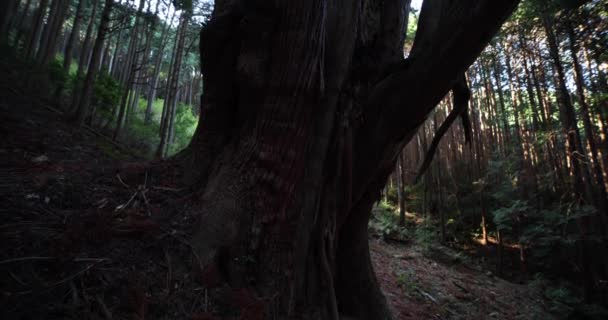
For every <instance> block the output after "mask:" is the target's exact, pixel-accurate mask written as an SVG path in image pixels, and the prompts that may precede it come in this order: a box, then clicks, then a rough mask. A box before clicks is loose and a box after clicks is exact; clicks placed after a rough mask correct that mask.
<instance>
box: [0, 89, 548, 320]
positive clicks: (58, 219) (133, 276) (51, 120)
mask: <svg viewBox="0 0 608 320" xmlns="http://www.w3.org/2000/svg"><path fill="white" fill-rule="evenodd" d="M0 136H1V137H2V138H1V139H0V201H1V204H2V206H1V207H0V217H1V219H0V243H1V252H0V287H1V288H2V289H1V292H2V296H1V297H0V304H1V308H0V318H2V319H220V318H230V319H257V318H260V314H261V313H260V308H261V306H262V305H263V303H264V300H263V299H262V298H260V297H257V296H256V295H255V293H252V292H250V291H248V290H247V289H246V288H237V289H228V288H225V287H224V288H222V287H220V288H214V289H207V288H206V287H204V286H203V285H201V284H200V281H199V280H200V277H201V275H200V274H198V273H197V272H196V271H194V270H193V268H192V263H191V254H190V248H189V246H188V243H187V239H188V234H189V232H190V229H189V228H190V225H192V221H193V217H191V216H189V215H187V214H185V213H184V212H183V211H181V210H179V208H183V206H180V205H177V204H178V203H180V204H181V203H184V202H186V203H187V197H188V194H187V192H184V191H182V190H179V189H177V188H176V187H175V186H174V185H172V184H171V181H165V180H163V179H162V177H161V178H158V177H156V178H154V179H152V178H150V179H148V175H147V174H146V173H145V172H143V171H142V170H141V168H142V167H143V164H144V163H143V162H141V161H140V162H134V163H133V162H131V163H130V164H127V165H124V164H120V163H124V161H125V160H127V161H134V159H133V157H132V156H131V155H129V154H126V153H124V152H121V151H119V149H116V147H115V146H114V145H112V143H110V142H108V141H107V140H105V139H104V138H100V137H99V136H97V135H95V134H93V133H91V132H88V131H86V130H85V131H83V130H77V129H75V128H73V127H71V126H69V125H67V124H66V123H65V122H64V121H63V119H62V117H61V115H60V114H57V113H54V112H52V111H50V110H49V109H48V108H45V107H43V106H42V105H41V103H40V102H39V101H37V100H36V99H32V98H31V97H30V98H28V96H24V95H21V94H19V93H17V92H15V91H9V90H6V88H0ZM125 172H126V174H125ZM130 172H131V173H133V172H134V173H133V174H131V175H130V176H129V173H130ZM121 174H123V176H122V178H121ZM184 199H186V200H184ZM167 208H172V209H167ZM370 241H371V251H372V252H371V253H372V259H373V262H374V265H375V268H376V272H377V276H378V278H379V281H380V283H381V285H382V288H383V290H384V292H385V294H386V296H387V299H388V300H389V302H390V304H391V306H392V308H393V310H394V312H395V315H396V318H397V319H550V317H549V315H547V314H545V313H543V312H542V310H541V308H540V307H538V306H539V305H541V302H540V300H539V298H538V295H536V294H535V293H534V292H533V291H531V290H530V289H529V288H528V287H526V286H523V285H517V284H512V283H508V282H506V281H503V280H500V279H497V278H495V277H492V276H489V275H487V274H485V273H484V272H482V271H479V270H475V269H471V268H467V267H465V266H464V264H462V263H456V264H451V263H439V262H437V261H435V260H433V259H430V258H428V257H426V256H424V255H423V254H422V253H421V250H420V249H419V248H417V247H415V246H411V245H409V246H406V245H401V244H392V243H386V242H384V241H382V240H379V239H374V238H371V240H370ZM439 260H441V259H439ZM262 308H263V307H262Z"/></svg>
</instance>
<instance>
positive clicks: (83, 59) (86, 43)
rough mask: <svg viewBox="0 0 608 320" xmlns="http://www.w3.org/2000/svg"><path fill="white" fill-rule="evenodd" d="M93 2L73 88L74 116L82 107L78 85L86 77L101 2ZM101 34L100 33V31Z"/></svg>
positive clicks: (71, 111) (71, 107)
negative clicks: (87, 62) (90, 47)
mask: <svg viewBox="0 0 608 320" xmlns="http://www.w3.org/2000/svg"><path fill="white" fill-rule="evenodd" d="M92 1H93V9H91V18H90V19H89V25H88V26H87V31H86V33H85V36H84V41H82V46H81V48H80V55H79V58H78V70H77V71H76V84H75V85H74V88H73V92H72V103H71V105H70V112H69V113H70V114H73V113H75V112H76V111H77V109H78V108H79V106H80V105H81V103H80V100H81V98H82V94H83V92H84V91H83V88H81V87H79V85H78V84H80V83H81V82H80V79H82V78H83V75H84V71H85V70H84V69H85V66H86V60H87V52H88V51H89V50H88V47H89V46H90V45H91V43H90V42H91V37H92V33H93V26H94V24H95V16H96V13H97V5H98V3H99V1H100V0H92ZM98 32H99V31H98ZM89 71H91V70H87V73H88V72H89Z"/></svg>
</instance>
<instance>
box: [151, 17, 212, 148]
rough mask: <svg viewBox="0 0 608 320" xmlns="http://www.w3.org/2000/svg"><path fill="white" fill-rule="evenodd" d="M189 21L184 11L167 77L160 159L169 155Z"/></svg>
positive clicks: (161, 128)
mask: <svg viewBox="0 0 608 320" xmlns="http://www.w3.org/2000/svg"><path fill="white" fill-rule="evenodd" d="M189 21H190V15H189V13H187V12H185V13H182V15H181V17H180V23H179V27H178V32H177V38H176V44H175V48H174V50H173V61H172V62H171V67H170V68H169V69H170V72H169V77H168V79H167V95H166V97H165V104H164V106H163V117H162V119H161V127H160V143H159V145H158V149H157V151H156V157H157V158H159V159H163V158H165V157H166V156H167V152H168V149H169V144H170V143H171V139H172V137H171V130H172V128H173V121H174V114H175V109H176V108H177V99H178V98H177V90H178V84H179V76H180V69H181V64H182V58H183V51H184V44H185V39H186V28H187V26H188V22H189ZM201 58H202V57H201Z"/></svg>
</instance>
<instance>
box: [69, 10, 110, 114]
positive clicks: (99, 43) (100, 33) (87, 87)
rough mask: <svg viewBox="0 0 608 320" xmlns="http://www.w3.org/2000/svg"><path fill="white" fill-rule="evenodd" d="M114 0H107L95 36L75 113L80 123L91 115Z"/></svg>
mask: <svg viewBox="0 0 608 320" xmlns="http://www.w3.org/2000/svg"><path fill="white" fill-rule="evenodd" d="M113 1H114V0H105V4H104V7H103V11H102V13H101V21H100V22H99V29H98V30H97V37H96V38H95V44H94V45H93V52H92V53H91V63H90V64H89V68H88V71H87V76H86V78H85V79H84V84H83V88H82V98H81V99H80V103H79V105H78V106H77V108H76V112H75V114H74V120H75V121H76V123H77V124H78V125H82V124H84V121H85V119H86V118H87V117H88V116H89V115H90V111H91V97H92V95H93V86H94V84H95V79H96V77H97V70H98V66H99V63H100V62H101V49H102V48H103V43H104V40H105V36H106V34H107V32H108V23H109V21H110V13H111V11H112V2H113Z"/></svg>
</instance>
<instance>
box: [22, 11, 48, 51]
mask: <svg viewBox="0 0 608 320" xmlns="http://www.w3.org/2000/svg"><path fill="white" fill-rule="evenodd" d="M48 3H49V1H48V0H40V4H39V5H38V9H36V13H35V14H34V17H33V23H34V26H33V28H32V30H31V32H30V35H29V38H28V40H27V46H26V47H25V57H26V58H29V59H31V58H33V57H34V55H35V53H36V48H37V46H38V40H39V38H40V33H41V32H42V27H43V25H44V17H45V15H46V9H47V6H48Z"/></svg>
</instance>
